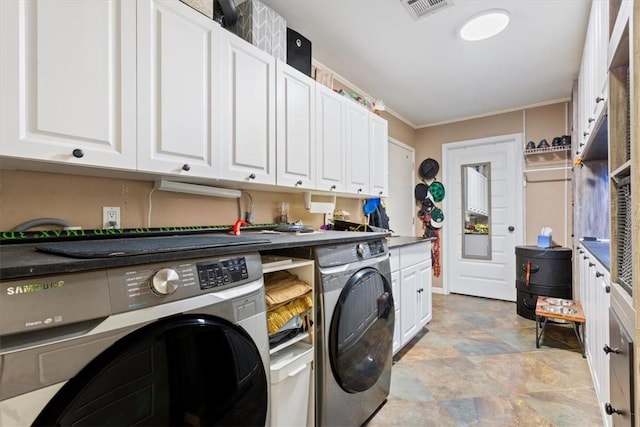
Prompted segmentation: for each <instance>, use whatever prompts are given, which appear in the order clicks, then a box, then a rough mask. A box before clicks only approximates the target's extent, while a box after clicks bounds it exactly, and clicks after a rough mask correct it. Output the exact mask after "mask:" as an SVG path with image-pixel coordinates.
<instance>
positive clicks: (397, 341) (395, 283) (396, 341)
mask: <svg viewBox="0 0 640 427" xmlns="http://www.w3.org/2000/svg"><path fill="white" fill-rule="evenodd" d="M391 292H392V295H393V304H394V309H395V320H394V321H395V323H394V325H393V354H396V352H397V351H398V350H400V347H401V346H402V332H401V331H402V329H401V327H400V324H401V322H400V316H401V310H400V307H401V305H400V298H401V297H400V272H399V271H394V272H392V273H391Z"/></svg>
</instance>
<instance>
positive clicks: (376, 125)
mask: <svg viewBox="0 0 640 427" xmlns="http://www.w3.org/2000/svg"><path fill="white" fill-rule="evenodd" d="M387 126H388V124H387V121H386V120H385V119H383V118H382V117H380V116H377V115H375V114H372V113H369V147H370V154H369V155H370V162H371V166H370V170H369V192H370V194H371V195H372V196H374V197H387V196H388V195H389V194H388V192H389V140H388V130H387Z"/></svg>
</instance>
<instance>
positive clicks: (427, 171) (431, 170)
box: [418, 157, 440, 179]
mask: <svg viewBox="0 0 640 427" xmlns="http://www.w3.org/2000/svg"><path fill="white" fill-rule="evenodd" d="M439 171H440V164H439V163H438V161H437V160H435V159H432V158H431V157H429V158H428V159H426V160H423V161H422V163H420V169H418V173H419V174H420V178H422V179H433V178H435V177H436V175H438V172H439Z"/></svg>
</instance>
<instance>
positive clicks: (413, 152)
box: [387, 137, 416, 236]
mask: <svg viewBox="0 0 640 427" xmlns="http://www.w3.org/2000/svg"><path fill="white" fill-rule="evenodd" d="M388 141H389V144H394V145H397V146H399V147H401V148H403V149H405V150H407V151H409V153H410V154H409V155H410V156H411V164H412V165H413V169H412V172H413V173H412V177H414V178H413V179H412V181H411V183H410V185H409V187H408V188H407V192H408V193H409V194H410V200H411V201H412V202H413V203H411V204H410V205H408V206H404V207H403V208H405V209H408V210H409V212H411V213H412V218H413V223H412V231H413V232H412V233H411V236H415V235H416V230H415V228H416V223H415V216H414V215H413V211H414V210H415V201H414V192H413V187H414V186H415V182H414V181H415V170H416V149H415V148H414V147H412V146H410V145H407V144H405V143H404V142H401V141H398V140H397V139H395V138H391V137H388ZM388 169H389V170H388V174H389V175H391V173H392V169H391V165H389V168H388ZM387 182H392V181H391V178H389V180H388V181H387ZM389 190H391V189H389ZM389 196H392V194H391V191H389Z"/></svg>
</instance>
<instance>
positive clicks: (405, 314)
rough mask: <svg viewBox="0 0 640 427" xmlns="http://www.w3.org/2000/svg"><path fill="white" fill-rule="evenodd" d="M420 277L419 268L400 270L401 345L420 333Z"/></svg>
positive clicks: (412, 267)
mask: <svg viewBox="0 0 640 427" xmlns="http://www.w3.org/2000/svg"><path fill="white" fill-rule="evenodd" d="M419 280H420V276H419V274H418V267H417V266H411V267H408V268H405V269H402V270H400V286H401V287H402V290H401V291H400V300H401V301H400V307H401V309H400V328H401V330H400V331H401V345H405V344H406V343H407V342H409V341H410V340H411V338H413V337H414V336H415V335H416V333H417V332H418V313H417V303H416V301H417V295H418V284H419V283H418V282H419Z"/></svg>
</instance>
